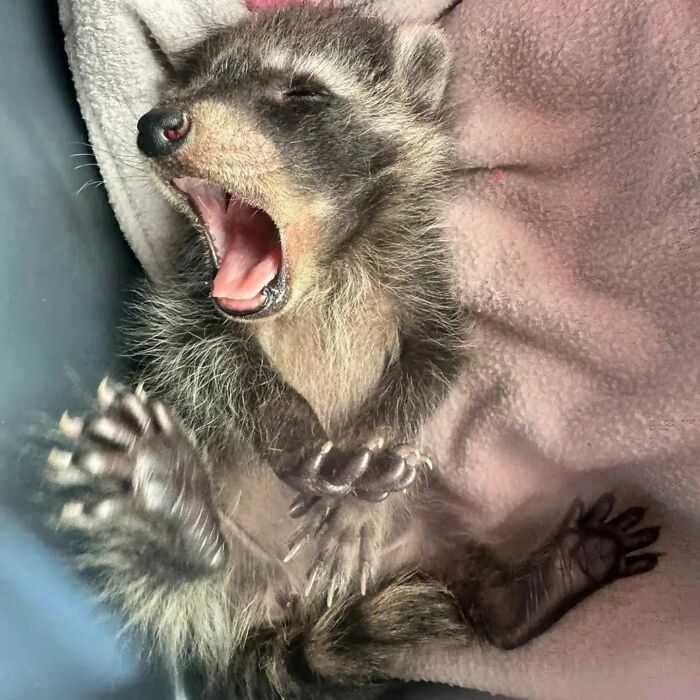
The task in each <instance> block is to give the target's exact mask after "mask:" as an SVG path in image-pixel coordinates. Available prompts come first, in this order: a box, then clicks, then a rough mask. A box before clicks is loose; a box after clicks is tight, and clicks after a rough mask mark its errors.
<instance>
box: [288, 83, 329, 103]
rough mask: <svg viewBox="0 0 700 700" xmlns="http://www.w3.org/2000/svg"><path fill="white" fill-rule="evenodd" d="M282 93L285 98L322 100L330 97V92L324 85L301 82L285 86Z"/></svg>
mask: <svg viewBox="0 0 700 700" xmlns="http://www.w3.org/2000/svg"><path fill="white" fill-rule="evenodd" d="M281 95H282V98H283V99H285V100H322V99H324V98H326V97H329V96H330V92H329V91H328V90H326V88H325V87H323V86H322V85H317V84H315V83H299V84H297V85H290V86H289V87H286V88H283V89H282V91H281Z"/></svg>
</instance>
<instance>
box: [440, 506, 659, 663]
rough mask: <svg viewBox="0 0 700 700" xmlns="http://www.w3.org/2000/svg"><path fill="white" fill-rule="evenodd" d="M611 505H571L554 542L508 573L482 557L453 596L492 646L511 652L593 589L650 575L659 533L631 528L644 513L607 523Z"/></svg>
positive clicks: (630, 512)
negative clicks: (650, 550) (649, 550)
mask: <svg viewBox="0 0 700 700" xmlns="http://www.w3.org/2000/svg"><path fill="white" fill-rule="evenodd" d="M614 503H615V500H614V498H613V496H612V494H605V495H603V496H601V497H600V498H599V499H598V500H597V501H596V502H595V503H594V505H593V506H592V507H591V508H590V509H589V510H587V511H586V510H584V507H583V504H582V503H581V501H579V500H576V501H574V503H573V504H572V506H571V508H570V509H569V512H568V514H567V515H566V517H565V518H564V521H563V523H562V524H561V526H560V528H559V529H558V531H557V532H556V534H555V535H554V537H553V538H552V539H551V540H550V541H549V543H548V544H546V545H545V546H544V547H542V548H541V549H540V550H539V551H537V552H535V554H533V555H532V556H531V557H530V558H529V559H528V560H527V561H526V562H525V563H524V564H522V565H520V566H518V567H516V568H514V569H510V568H508V567H506V566H504V565H501V564H499V563H498V562H497V561H496V560H495V559H493V558H492V557H491V556H489V555H488V554H487V553H482V555H481V561H480V562H479V561H478V560H477V561H476V562H475V561H472V563H471V568H472V569H473V571H474V573H475V574H476V575H478V576H480V580H479V581H475V580H474V579H473V578H472V580H471V581H470V580H469V575H468V574H466V575H465V580H464V581H462V582H458V583H455V584H453V585H452V586H451V590H452V592H453V593H454V595H455V596H456V597H457V599H458V601H459V603H460V606H461V608H462V610H463V611H464V613H465V616H466V618H467V619H468V620H469V621H470V622H471V623H472V624H473V626H474V627H475V629H476V630H477V632H479V633H480V634H481V635H482V636H484V637H485V638H486V639H487V640H488V641H490V642H491V643H492V644H494V645H495V646H497V647H499V648H502V649H512V648H514V647H517V646H520V645H522V644H525V643H526V642H528V641H529V640H531V639H532V638H534V637H536V636H538V635H539V634H541V633H542V632H544V631H545V630H547V629H548V628H549V627H551V626H552V625H553V624H554V623H555V622H556V621H557V620H558V619H559V618H560V617H562V615H564V614H565V613H566V612H567V611H568V610H570V609H571V608H573V607H574V606H575V605H576V604H577V603H579V602H580V601H581V600H583V599H584V598H586V597H588V596H589V595H591V594H592V593H594V592H595V591H597V590H598V589H600V588H602V587H604V586H606V585H608V584H610V583H612V582H613V581H615V580H617V579H619V578H623V577H626V576H635V575H637V574H641V573H644V572H647V571H651V570H652V569H653V568H654V567H655V566H656V563H657V561H658V554H655V553H651V552H639V550H642V549H644V548H645V547H648V546H649V545H651V544H653V543H654V542H655V541H656V539H657V537H658V535H659V528H658V527H648V528H642V529H634V528H635V527H636V526H637V525H638V524H639V523H640V522H641V520H642V518H643V517H644V509H642V508H630V509H628V510H626V511H624V512H623V513H621V514H620V515H617V516H616V517H612V518H611V517H610V515H611V513H612V509H613V506H614Z"/></svg>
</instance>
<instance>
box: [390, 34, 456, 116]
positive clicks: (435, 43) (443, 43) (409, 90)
mask: <svg viewBox="0 0 700 700" xmlns="http://www.w3.org/2000/svg"><path fill="white" fill-rule="evenodd" d="M394 66H395V68H394V70H395V72H396V78H397V79H398V81H399V83H400V85H401V87H402V90H403V92H404V94H405V95H406V98H407V100H408V101H409V103H411V104H412V105H414V106H415V108H416V110H417V111H418V112H421V113H423V114H426V115H428V116H429V115H431V114H434V113H435V112H436V111H437V110H438V109H439V108H440V107H442V104H443V102H444V99H445V92H446V90H447V84H448V82H449V79H450V72H451V69H452V56H451V54H450V49H449V46H448V45H447V39H446V38H445V35H444V34H443V32H442V31H441V30H440V29H438V28H437V27H435V26H432V25H414V26H406V27H401V28H400V29H399V31H398V33H397V36H396V48H395V56H394Z"/></svg>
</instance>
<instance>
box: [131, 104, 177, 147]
mask: <svg viewBox="0 0 700 700" xmlns="http://www.w3.org/2000/svg"><path fill="white" fill-rule="evenodd" d="M136 128H137V129H138V130H139V135H138V138H137V139H136V145H137V146H138V147H139V149H140V151H141V152H142V153H143V154H144V155H146V156H148V157H149V158H160V157H162V156H169V155H171V154H172V153H175V151H176V150H177V149H178V148H179V147H180V146H181V145H182V143H183V141H184V140H185V137H186V136H187V132H188V131H189V130H190V120H189V118H188V116H187V115H186V114H185V113H184V112H181V111H180V110H179V109H169V108H158V109H152V110H151V111H150V112H146V114H144V115H143V116H142V117H141V119H139V123H138V124H137V126H136Z"/></svg>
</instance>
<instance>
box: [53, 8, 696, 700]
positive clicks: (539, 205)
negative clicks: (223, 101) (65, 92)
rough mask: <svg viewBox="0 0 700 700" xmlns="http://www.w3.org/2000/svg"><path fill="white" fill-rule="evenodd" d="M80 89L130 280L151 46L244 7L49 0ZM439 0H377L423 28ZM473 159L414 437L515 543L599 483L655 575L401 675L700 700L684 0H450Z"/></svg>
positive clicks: (524, 543)
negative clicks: (440, 348)
mask: <svg viewBox="0 0 700 700" xmlns="http://www.w3.org/2000/svg"><path fill="white" fill-rule="evenodd" d="M60 4H61V16H62V21H63V25H64V29H65V33H66V37H67V41H66V46H67V51H68V55H69V59H70V63H71V67H72V70H73V74H74V78H75V84H76V87H77V91H78V98H79V100H80V104H81V107H82V110H83V115H84V117H85V120H86V122H87V126H88V130H89V133H90V138H91V141H92V143H93V145H94V147H95V154H96V157H97V160H98V162H99V165H100V168H101V170H102V173H103V177H104V179H105V182H106V186H107V190H108V193H109V196H110V199H111V201H112V204H113V206H114V209H115V211H116V214H117V217H118V219H119V221H120V223H121V225H122V228H123V230H124V233H125V235H126V237H127V239H128V240H129V242H130V244H131V245H132V247H133V249H134V250H135V251H136V254H137V255H138V256H139V258H140V259H141V261H142V262H143V264H144V266H145V268H146V269H147V271H148V272H149V273H150V274H152V275H154V276H157V275H158V273H159V270H162V269H163V268H162V265H163V255H162V252H163V248H164V246H163V241H164V240H166V239H167V238H168V236H169V235H170V234H171V232H172V231H173V227H174V226H176V225H177V220H176V218H175V217H174V215H173V214H172V213H171V212H170V210H169V208H168V206H167V205H166V204H165V203H164V202H163V201H162V200H161V199H160V198H159V195H158V194H157V193H156V191H155V190H154V188H153V187H152V186H151V185H150V184H149V183H148V180H147V178H145V177H144V174H143V172H142V170H141V165H140V164H141V159H140V157H139V154H138V152H137V150H136V146H135V124H136V118H137V115H140V114H142V113H143V112H145V111H147V110H148V109H149V108H150V107H151V106H152V105H153V104H154V102H155V101H156V95H157V87H158V82H159V71H158V67H157V65H156V63H155V61H154V60H153V58H152V56H151V55H150V52H149V49H148V47H147V46H146V44H145V43H144V40H143V38H142V33H141V31H140V29H139V26H138V21H137V17H141V18H142V19H143V20H144V21H145V22H146V23H147V24H148V26H149V27H150V28H151V30H152V31H153V32H154V34H155V35H156V36H157V38H158V40H159V42H160V43H161V45H162V46H163V47H164V48H165V49H166V50H168V51H169V50H173V49H178V48H181V47H184V46H187V45H188V44H191V43H193V42H194V41H195V40H197V39H198V38H200V37H201V36H202V35H203V34H205V33H206V31H207V30H208V29H209V28H211V27H213V26H216V25H220V24H226V23H231V22H235V21H236V20H237V19H238V18H240V17H241V16H242V15H243V14H244V13H245V12H246V9H245V7H244V6H243V4H242V3H241V2H238V1H237V0H207V1H206V2H203V1H202V0H169V1H168V2H154V1H153V0H129V1H127V0H62V1H61V3H60ZM449 4H450V2H449V0H411V1H408V0H386V1H385V2H383V3H382V2H379V3H378V5H380V6H381V7H383V9H384V10H385V11H386V12H388V13H391V14H393V15H394V16H399V17H404V18H407V19H408V18H411V19H420V20H429V19H432V18H434V17H436V16H437V15H438V14H439V13H440V12H441V11H442V10H443V9H445V7H446V6H447V5H449ZM443 25H444V27H445V30H446V32H447V33H448V35H449V37H450V38H451V40H452V42H453V44H454V49H455V55H456V70H455V79H454V83H453V88H452V101H453V104H454V117H455V122H456V125H457V129H458V132H459V138H460V148H461V151H462V155H463V157H464V160H465V163H466V164H467V165H468V166H469V168H471V169H470V170H469V171H468V172H467V173H466V174H465V176H464V179H463V187H462V189H461V194H460V196H459V198H458V200H457V201H456V202H455V205H454V208H453V211H452V212H451V213H450V222H451V228H450V230H451V233H452V236H453V240H454V258H455V261H456V265H457V271H458V277H459V279H460V280H461V293H462V296H463V299H464V302H465V303H466V304H468V305H469V307H470V308H471V309H472V310H473V312H474V318H475V321H476V325H475V329H474V335H473V344H474V349H473V361H472V364H471V366H470V367H469V370H468V372H467V373H466V374H465V376H464V377H463V380H462V382H461V384H460V386H459V387H458V389H457V390H456V391H455V392H454V394H453V395H452V396H451V397H450V400H449V401H448V403H447V405H446V406H445V407H444V409H443V410H442V411H441V413H440V415H438V416H436V418H435V420H434V421H433V422H432V423H431V425H430V427H429V430H428V431H427V437H428V441H429V442H430V443H431V445H432V447H433V448H434V451H436V452H437V453H438V456H439V462H440V465H441V469H442V471H443V473H444V475H445V478H446V479H448V480H449V481H450V483H451V485H452V488H453V490H454V491H455V492H458V493H459V494H461V496H462V498H463V503H464V507H463V520H464V527H465V528H467V529H468V530H469V531H470V532H472V533H473V534H474V535H475V536H476V537H478V538H480V539H483V540H485V541H488V542H492V543H494V544H499V545H500V547H501V548H504V547H505V548H508V547H510V548H513V549H514V550H515V551H516V552H523V551H526V550H527V549H528V548H529V547H530V546H531V542H532V533H533V531H534V530H533V527H534V526H533V524H534V523H540V524H541V523H549V524H550V525H553V524H554V523H555V522H556V521H557V519H558V518H559V517H560V516H561V514H562V512H563V510H564V509H565V507H566V505H568V502H569V500H570V498H571V497H573V495H575V494H582V495H583V496H584V497H587V498H589V499H591V498H593V496H594V495H596V494H597V493H600V491H602V490H603V489H608V488H615V489H616V491H617V493H618V494H619V499H620V501H621V504H622V505H630V504H631V503H632V502H635V503H641V504H642V505H649V506H650V511H649V515H648V520H649V521H650V522H653V523H660V524H662V525H663V526H664V529H663V531H662V536H661V539H660V541H659V545H658V549H660V550H663V551H664V552H666V556H665V557H664V558H663V559H662V560H661V563H660V565H659V568H658V569H657V570H656V571H655V572H653V573H651V574H647V575H644V576H640V577H637V578H632V579H627V580H624V581H620V582H617V583H615V584H614V585H612V586H610V587H609V588H608V589H606V590H604V591H602V592H599V593H598V594H596V595H595V596H593V597H592V598H590V599H588V600H586V601H585V602H584V603H583V604H581V605H579V606H578V607H577V608H576V609H575V610H574V611H572V612H571V613H570V614H568V615H567V616H566V617H565V618H564V619H562V620H561V621H560V622H559V623H558V624H557V625H556V626H555V627H554V628H553V629H552V630H551V631H549V632H548V633H547V634H545V635H543V636H542V637H540V638H538V639H537V640H536V641H534V642H532V643H531V644H529V645H527V646H526V647H524V648H522V649H520V650H517V651H512V652H507V653H499V652H497V651H494V650H490V649H478V648H470V649H459V650H444V649H439V648H431V649H416V650H414V651H412V652H411V653H410V654H407V655H406V656H405V657H402V658H397V659H396V660H395V671H396V673H397V675H399V676H402V677H405V678H414V679H430V680H439V681H443V682H448V683H454V684H459V685H464V686H468V687H477V688H483V689H486V690H489V691H492V692H500V693H504V694H508V695H511V696H514V697H517V698H531V699H532V700H589V699H592V698H595V699H596V700H607V699H609V700H627V699H629V700H632V699H634V700H642V699H648V700H659V699H660V698H663V700H693V698H697V697H700V543H699V542H700V540H699V536H700V236H699V235H698V223H699V222H700V183H699V173H700V162H699V156H698V154H699V153H700V106H699V104H698V102H699V94H700V9H699V7H698V2H697V0H655V1H651V0H650V1H649V2H644V3H641V2H637V1H636V0H621V1H619V2H618V1H616V2H612V1H610V2H606V1H605V0H520V2H513V1H512V0H464V1H463V2H462V3H461V4H460V5H458V6H457V7H455V8H454V9H453V10H452V11H451V12H450V13H449V14H448V15H447V16H446V17H445V19H444V20H443Z"/></svg>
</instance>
